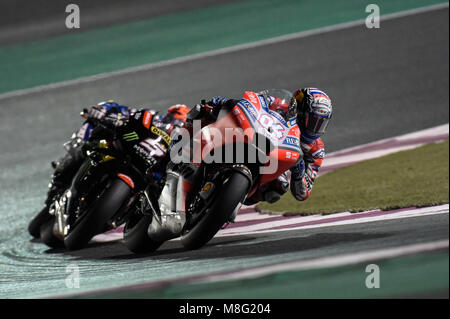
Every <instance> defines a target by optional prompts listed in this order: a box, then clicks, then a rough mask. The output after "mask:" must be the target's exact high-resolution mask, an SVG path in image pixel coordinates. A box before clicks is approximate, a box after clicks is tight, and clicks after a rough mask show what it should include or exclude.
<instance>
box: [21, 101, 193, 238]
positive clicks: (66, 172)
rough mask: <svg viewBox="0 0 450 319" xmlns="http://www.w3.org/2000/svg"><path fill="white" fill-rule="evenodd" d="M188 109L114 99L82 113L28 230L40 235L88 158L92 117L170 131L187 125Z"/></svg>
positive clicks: (181, 105)
mask: <svg viewBox="0 0 450 319" xmlns="http://www.w3.org/2000/svg"><path fill="white" fill-rule="evenodd" d="M188 112H189V108H188V107H187V106H186V105H184V104H176V105H173V106H171V107H170V108H169V109H168V111H167V114H166V115H160V114H158V112H156V111H152V110H150V109H146V108H143V109H140V110H137V109H135V108H130V107H128V106H124V105H119V104H118V103H116V102H114V101H112V100H110V101H107V102H101V103H99V104H97V105H96V106H92V107H91V108H90V109H89V110H88V112H87V115H86V116H83V117H85V118H86V121H85V123H84V124H83V125H82V126H81V128H80V129H79V130H78V131H77V132H76V133H74V135H73V136H72V139H71V140H70V141H69V142H67V143H66V144H64V147H65V149H66V151H67V153H66V154H65V155H64V156H63V157H62V158H60V159H59V160H57V161H53V162H52V166H53V168H54V169H55V170H54V172H53V174H52V181H51V183H50V184H49V191H48V193H47V198H46V200H45V204H44V207H43V208H42V210H41V211H40V212H39V213H38V215H37V216H36V217H35V218H34V219H33V220H32V221H31V222H30V224H29V225H28V231H29V233H30V234H31V235H32V236H33V237H35V238H39V236H40V224H42V219H45V217H46V216H47V215H48V216H50V215H49V214H48V211H49V208H50V205H51V204H52V202H53V201H54V198H55V197H56V196H58V194H60V193H61V192H62V191H64V190H65V188H66V187H67V186H69V184H70V182H71V180H72V178H73V176H74V175H75V174H76V172H77V171H78V169H79V168H80V166H81V164H82V163H83V161H84V159H85V155H84V152H83V150H82V148H83V145H84V144H85V143H86V142H88V141H89V140H90V139H91V137H92V136H93V135H95V134H96V133H95V130H96V125H95V124H94V121H93V119H95V120H103V121H107V122H109V123H111V124H113V125H115V126H121V125H123V123H124V120H127V119H129V118H131V117H133V118H134V119H135V120H137V121H139V122H140V123H141V124H142V130H143V131H145V130H148V129H149V128H150V126H151V124H153V125H154V126H156V127H158V128H160V129H162V130H164V131H165V132H166V133H167V134H169V135H170V134H171V133H172V131H173V130H174V129H175V128H177V127H178V128H181V127H183V126H184V124H185V119H186V116H187V114H188ZM147 119H148V120H147Z"/></svg>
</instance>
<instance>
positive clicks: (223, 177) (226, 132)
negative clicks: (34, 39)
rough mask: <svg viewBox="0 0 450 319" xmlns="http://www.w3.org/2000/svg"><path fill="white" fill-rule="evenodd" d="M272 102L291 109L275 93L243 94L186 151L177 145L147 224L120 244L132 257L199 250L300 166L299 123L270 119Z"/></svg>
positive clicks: (284, 95)
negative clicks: (171, 248) (176, 244)
mask: <svg viewBox="0 0 450 319" xmlns="http://www.w3.org/2000/svg"><path fill="white" fill-rule="evenodd" d="M273 98H277V99H279V100H278V101H281V102H283V103H287V104H289V103H290V102H291V100H292V98H293V96H292V94H291V93H290V92H289V91H287V90H278V89H270V90H265V91H263V92H261V93H255V92H250V91H247V92H245V94H244V95H243V97H242V98H241V99H240V100H239V102H238V103H237V104H236V105H234V106H233V107H229V108H225V107H224V108H222V109H221V110H220V112H219V114H218V117H217V120H216V121H215V122H214V123H211V124H208V125H206V126H203V127H202V128H201V129H200V130H197V131H195V129H194V132H195V133H194V134H193V138H190V139H189V143H183V142H180V143H179V144H175V145H174V147H173V148H172V150H171V152H172V153H171V160H172V163H170V165H169V166H168V170H167V174H166V182H165V185H164V188H163V190H162V192H161V196H160V197H159V199H158V200H157V201H152V205H151V206H152V207H151V211H152V216H149V215H146V216H142V217H141V218H139V219H135V220H134V221H131V222H129V223H128V224H127V225H126V226H125V230H124V241H125V244H127V245H128V247H129V248H130V249H131V250H132V251H135V252H142V251H147V252H148V251H154V250H156V249H157V248H158V247H159V246H160V245H161V244H162V243H163V242H164V241H167V240H169V239H172V238H176V237H181V243H182V244H183V246H184V247H185V248H187V249H198V248H200V247H202V246H203V245H205V244H206V243H207V242H208V241H209V240H211V239H212V238H213V237H214V236H215V234H216V233H217V232H218V231H219V230H220V229H221V228H222V227H223V225H224V224H226V223H227V222H230V221H233V220H234V218H235V217H236V214H237V212H238V210H239V208H240V206H241V205H242V203H244V202H245V200H246V198H250V197H251V196H252V195H253V194H255V192H256V191H257V190H258V189H259V188H260V187H263V185H265V184H267V183H269V182H271V181H273V180H275V179H276V178H277V177H278V176H280V175H281V174H283V173H284V172H285V171H286V170H288V169H289V168H291V167H292V166H293V165H294V164H295V163H296V162H297V161H299V160H300V159H301V158H302V156H303V154H302V151H301V148H300V130H299V128H298V126H297V124H296V119H295V117H293V118H292V119H289V120H285V119H284V118H283V117H282V116H281V115H279V114H278V113H277V112H275V111H272V110H271V109H270V108H269V105H270V102H271V99H273ZM194 127H195V125H194ZM181 139H182V140H183V138H181ZM177 145H178V147H177ZM177 156H178V157H177ZM191 174H192V175H191ZM186 177H190V178H189V179H190V180H193V181H194V182H193V183H191V184H189V183H187V182H186ZM186 191H188V193H189V194H190V195H188V196H187V197H186ZM138 241H139V242H140V245H137V242H138ZM136 247H139V249H136Z"/></svg>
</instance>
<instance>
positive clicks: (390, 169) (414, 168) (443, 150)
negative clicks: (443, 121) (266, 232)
mask: <svg viewBox="0 0 450 319" xmlns="http://www.w3.org/2000/svg"><path fill="white" fill-rule="evenodd" d="M448 162H449V142H448V141H445V142H442V143H438V144H428V145H425V146H422V147H419V148H416V149H412V150H407V151H402V152H398V153H394V154H391V155H387V156H384V157H380V158H377V159H373V160H369V161H364V162H360V163H358V164H355V165H352V166H349V167H345V168H341V169H338V170H336V171H334V172H331V173H328V174H326V175H324V176H321V177H319V178H318V179H317V180H316V182H315V185H314V187H313V191H312V193H311V196H310V197H309V198H308V199H307V200H306V201H304V202H299V201H297V200H295V198H294V197H293V196H292V195H291V194H290V193H289V194H286V195H284V196H283V197H282V198H281V200H279V201H278V202H276V203H274V204H267V203H262V204H260V205H259V206H258V207H259V208H260V209H261V210H264V211H272V212H284V213H286V214H287V215H293V214H301V213H305V214H315V213H334V212H342V211H363V210H369V209H391V208H401V207H411V206H431V205H437V204H441V203H448V202H449V170H448V168H449V165H448Z"/></svg>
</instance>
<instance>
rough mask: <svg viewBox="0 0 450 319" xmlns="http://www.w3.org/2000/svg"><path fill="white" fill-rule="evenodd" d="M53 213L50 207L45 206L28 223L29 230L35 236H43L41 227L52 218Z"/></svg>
mask: <svg viewBox="0 0 450 319" xmlns="http://www.w3.org/2000/svg"><path fill="white" fill-rule="evenodd" d="M52 217H53V216H52V215H50V214H49V213H48V207H44V208H43V209H42V210H41V211H40V212H39V213H38V214H37V215H36V216H34V218H33V219H32V220H31V222H30V223H29V224H28V232H29V233H30V235H31V236H33V237H34V238H39V237H40V236H41V234H40V229H41V226H42V225H43V224H44V223H46V222H47V221H49V220H50V219H52Z"/></svg>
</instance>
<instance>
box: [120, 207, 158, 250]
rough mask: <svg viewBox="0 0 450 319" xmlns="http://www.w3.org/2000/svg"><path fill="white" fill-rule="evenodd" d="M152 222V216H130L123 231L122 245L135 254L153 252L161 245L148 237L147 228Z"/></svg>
mask: <svg viewBox="0 0 450 319" xmlns="http://www.w3.org/2000/svg"><path fill="white" fill-rule="evenodd" d="M151 222H152V216H149V215H139V216H132V217H130V219H129V220H128V221H127V222H126V224H125V228H124V229H123V243H124V244H125V245H126V246H127V248H128V249H129V250H131V251H132V252H133V253H136V254H143V253H151V252H154V251H155V250H157V249H158V248H159V246H161V245H162V244H163V242H156V241H154V240H152V239H150V237H148V234H147V231H148V227H149V226H150V224H151Z"/></svg>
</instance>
